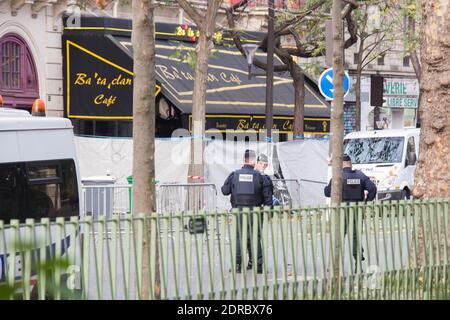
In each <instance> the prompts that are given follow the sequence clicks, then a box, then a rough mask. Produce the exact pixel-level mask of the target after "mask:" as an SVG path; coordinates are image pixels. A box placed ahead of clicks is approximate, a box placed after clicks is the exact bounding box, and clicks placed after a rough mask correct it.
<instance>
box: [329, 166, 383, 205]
mask: <svg viewBox="0 0 450 320" xmlns="http://www.w3.org/2000/svg"><path fill="white" fill-rule="evenodd" d="M364 190H367V191H368V195H367V200H368V201H372V200H373V199H375V196H376V194H377V187H376V186H375V184H374V183H373V182H372V181H371V180H370V179H369V177H368V176H366V175H365V174H364V173H362V172H361V171H359V170H352V169H351V168H344V169H343V170H342V201H344V202H356V201H364ZM324 193H325V196H326V197H330V196H331V180H330V183H329V184H328V185H327V186H326V187H325V189H324Z"/></svg>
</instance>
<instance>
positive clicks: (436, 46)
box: [413, 0, 450, 266]
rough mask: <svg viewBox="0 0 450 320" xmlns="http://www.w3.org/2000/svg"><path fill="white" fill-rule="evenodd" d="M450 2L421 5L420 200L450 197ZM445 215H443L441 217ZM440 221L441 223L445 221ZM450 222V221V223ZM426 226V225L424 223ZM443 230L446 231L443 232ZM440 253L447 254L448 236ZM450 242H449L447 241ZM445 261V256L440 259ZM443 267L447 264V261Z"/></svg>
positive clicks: (416, 190) (417, 191)
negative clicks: (449, 159)
mask: <svg viewBox="0 0 450 320" xmlns="http://www.w3.org/2000/svg"><path fill="white" fill-rule="evenodd" d="M449 2H450V1H449V0H445V1H444V0H428V1H422V16H423V23H422V37H421V50H420V52H421V66H422V71H421V78H420V92H421V95H420V99H421V101H420V109H419V114H420V121H421V132H420V152H419V160H418V162H417V168H416V172H415V179H414V181H415V185H414V189H413V195H414V197H416V198H420V199H432V198H449V197H450V176H449V172H450V162H449V161H448V155H449V153H450V116H449V110H450V95H449V90H450V36H449V34H450V3H449ZM442 214H443V213H442ZM442 218H443V217H442V216H441V217H440V220H441V221H445V220H443V219H442ZM448 221H450V220H448ZM422 223H423V222H422V221H421V223H420V224H419V248H418V249H419V254H418V256H419V259H418V265H419V266H422V259H423V237H424V235H423V225H422ZM425 223H426V221H425ZM449 227H450V226H449ZM442 229H444V228H442ZM438 237H440V238H441V241H440V243H441V248H440V250H441V252H442V251H443V250H445V248H444V240H445V234H444V232H441V234H440V235H438V234H435V235H434V249H435V250H434V252H436V249H437V246H438V244H437V238H438ZM447 242H450V239H447ZM441 257H443V255H441ZM444 263H448V261H445V262H444Z"/></svg>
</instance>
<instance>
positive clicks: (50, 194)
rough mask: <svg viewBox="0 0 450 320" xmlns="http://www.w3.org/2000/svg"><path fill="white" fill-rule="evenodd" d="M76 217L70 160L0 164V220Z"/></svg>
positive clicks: (72, 163)
mask: <svg viewBox="0 0 450 320" xmlns="http://www.w3.org/2000/svg"><path fill="white" fill-rule="evenodd" d="M78 214H79V201H78V185H77V175H76V170H75V163H74V161H73V160H72V159H68V160H52V161H39V162H21V163H14V164H0V219H1V220H4V221H5V222H6V223H8V222H9V220H10V219H19V220H20V221H22V222H24V221H25V219H27V218H34V219H40V218H44V217H47V218H51V219H53V218H56V217H69V216H76V215H78Z"/></svg>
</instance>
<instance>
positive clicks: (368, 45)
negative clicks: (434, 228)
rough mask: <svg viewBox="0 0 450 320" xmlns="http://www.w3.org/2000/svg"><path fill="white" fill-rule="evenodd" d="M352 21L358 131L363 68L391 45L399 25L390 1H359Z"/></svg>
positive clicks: (357, 128) (396, 13)
mask: <svg viewBox="0 0 450 320" xmlns="http://www.w3.org/2000/svg"><path fill="white" fill-rule="evenodd" d="M370 8H376V11H377V14H376V16H377V17H376V18H377V19H376V20H378V21H377V22H378V23H371V21H370V20H371V17H370V12H369V10H370ZM355 17H356V18H355V20H356V24H357V25H358V31H357V36H358V41H359V43H358V52H357V61H356V83H355V100H356V105H355V109H356V119H355V120H356V131H360V130H361V77H362V72H363V70H364V69H365V68H366V67H367V66H368V64H369V63H371V62H372V61H373V60H375V59H376V58H378V57H379V56H382V55H384V54H386V53H387V52H389V51H390V50H392V49H393V48H394V46H395V42H396V40H398V39H397V38H396V34H397V32H395V30H396V29H397V26H398V24H399V21H400V19H399V14H398V11H397V10H392V3H390V1H380V0H369V1H365V2H364V3H361V4H360V5H359V7H358V9H357V10H355Z"/></svg>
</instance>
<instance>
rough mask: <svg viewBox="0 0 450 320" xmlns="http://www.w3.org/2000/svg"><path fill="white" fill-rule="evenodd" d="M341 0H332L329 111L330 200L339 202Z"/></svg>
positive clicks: (340, 152)
mask: <svg viewBox="0 0 450 320" xmlns="http://www.w3.org/2000/svg"><path fill="white" fill-rule="evenodd" d="M341 10H342V0H333V8H332V19H333V48H334V50H333V70H334V71H333V86H334V92H333V111H332V113H331V145H332V179H333V182H332V187H331V202H332V203H340V202H341V197H342V182H341V176H342V142H343V139H344V61H343V40H342V21H340V14H341V13H340V12H341Z"/></svg>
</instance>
